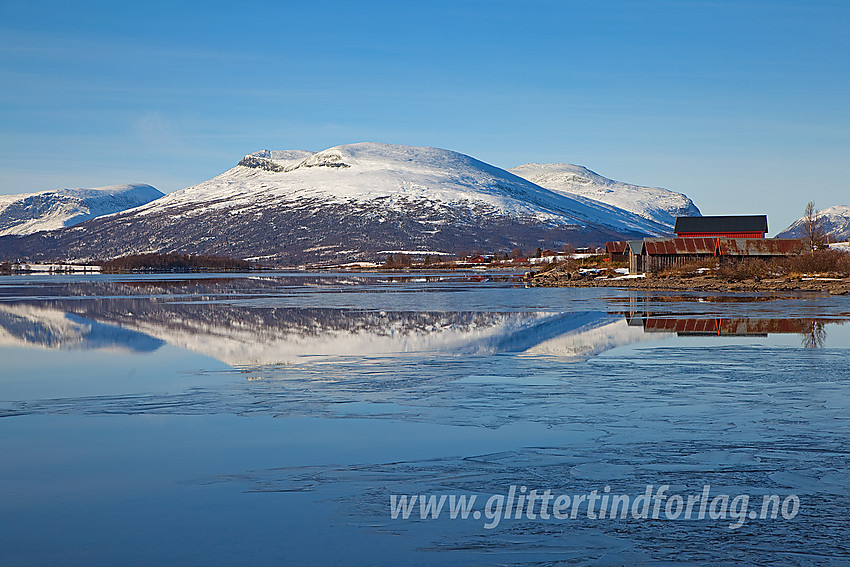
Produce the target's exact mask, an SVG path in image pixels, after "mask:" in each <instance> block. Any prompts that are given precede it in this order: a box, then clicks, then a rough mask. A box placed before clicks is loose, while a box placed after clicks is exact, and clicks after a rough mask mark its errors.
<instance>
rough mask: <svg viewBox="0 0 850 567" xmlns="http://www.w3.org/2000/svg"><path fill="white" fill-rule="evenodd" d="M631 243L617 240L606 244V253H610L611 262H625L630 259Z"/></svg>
mask: <svg viewBox="0 0 850 567" xmlns="http://www.w3.org/2000/svg"><path fill="white" fill-rule="evenodd" d="M628 245H629V243H628V242H626V241H625V240H617V241H614V242H608V243H607V244H605V252H607V253H608V260H609V261H610V262H625V261H626V260H628V258H629V251H628Z"/></svg>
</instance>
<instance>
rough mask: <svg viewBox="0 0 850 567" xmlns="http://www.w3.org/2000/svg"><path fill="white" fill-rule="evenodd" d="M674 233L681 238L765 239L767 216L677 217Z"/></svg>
mask: <svg viewBox="0 0 850 567" xmlns="http://www.w3.org/2000/svg"><path fill="white" fill-rule="evenodd" d="M673 232H675V233H676V236H679V237H705V236H725V237H726V238H764V235H765V234H766V233H767V216H766V215H739V216H716V217H677V218H676V227H675V228H674V229H673Z"/></svg>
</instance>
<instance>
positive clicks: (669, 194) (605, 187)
mask: <svg viewBox="0 0 850 567" xmlns="http://www.w3.org/2000/svg"><path fill="white" fill-rule="evenodd" d="M508 171H510V172H511V173H514V174H516V175H519V176H520V177H523V178H525V179H528V180H529V181H531V182H532V183H536V184H537V185H540V186H541V187H545V188H546V189H549V190H551V191H555V192H557V193H562V194H564V195H568V196H570V197H573V198H575V199H578V200H586V199H592V200H593V201H597V202H602V203H607V204H608V205H613V206H615V207H619V208H621V209H625V210H627V211H630V212H632V213H635V214H637V215H640V216H641V217H644V218H646V219H649V220H652V221H655V222H658V223H661V224H663V225H666V226H668V227H672V226H673V225H674V224H675V223H676V217H677V216H700V211H699V209H698V208H697V206H696V205H694V203H693V201H691V200H690V199H689V198H688V197H687V196H685V195H683V194H681V193H676V192H674V191H669V190H667V189H662V188H660V187H641V186H639V185H631V184H629V183H623V182H620V181H614V180H611V179H608V178H606V177H602V176H601V175H599V174H597V173H594V172H593V171H590V170H589V169H587V168H586V167H582V166H580V165H571V164H568V163H547V164H539V163H528V164H525V165H521V166H519V167H515V168H513V169H509V170H508Z"/></svg>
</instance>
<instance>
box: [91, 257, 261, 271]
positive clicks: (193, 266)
mask: <svg viewBox="0 0 850 567" xmlns="http://www.w3.org/2000/svg"><path fill="white" fill-rule="evenodd" d="M250 268H251V264H250V262H247V261H245V260H239V259H237V258H230V257H229V256H207V255H203V254H130V255H128V256H122V257H120V258H115V259H113V260H107V261H106V262H103V263H102V264H101V270H102V271H104V272H133V271H139V272H141V271H151V272H154V271H156V272H172V271H186V272H191V271H203V270H216V271H245V270H249V269H250Z"/></svg>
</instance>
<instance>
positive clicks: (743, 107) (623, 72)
mask: <svg viewBox="0 0 850 567" xmlns="http://www.w3.org/2000/svg"><path fill="white" fill-rule="evenodd" d="M848 30H850V2H847V1H845V0H838V1H818V0H808V1H800V2H796V1H795V2H792V1H782V0H775V1H746V0H740V1H729V2H726V1H708V0H706V1H692V2H685V1H675V0H665V1H661V0H647V1H637V0H631V1H615V0H587V1H569V0H563V1H534V0H528V1H523V2H519V1H516V2H500V1H462V0H456V1H449V2H442V1H436V0H432V1H428V2H398V1H394V2H378V1H356V2H352V1H347V2H344V1H339V2H335V1H321V0H318V1H311V2H303V1H299V2H269V1H266V2H238V3H237V2H215V1H205V2H178V3H174V4H172V3H171V2H158V1H147V2H138V3H124V2H114V1H109V2H87V1H85V0H83V1H78V2H70V1H69V2H39V1H37V0H31V1H27V2H12V1H9V0H0V86H2V88H0V193H6V194H8V193H20V192H30V191H38V190H43V189H53V188H57V187H91V186H99V185H108V184H116V183H130V182H143V183H150V184H152V185H154V186H155V187H157V188H159V189H160V190H162V191H165V192H168V191H173V190H176V189H181V188H183V187H186V186H189V185H192V184H195V183H199V182H201V181H204V180H206V179H209V178H211V177H213V176H215V175H217V174H219V173H221V172H223V171H225V170H227V169H228V168H230V167H232V166H233V165H234V164H235V163H236V162H237V161H238V160H239V159H240V158H241V157H242V156H243V155H245V154H247V153H250V152H253V151H256V150H259V149H264V148H269V149H291V148H300V149H308V150H320V149H324V148H327V147H330V146H335V145H338V144H345V143H353V142H361V141H379V142H390V143H400V144H411V145H428V146H438V147H443V148H449V149H453V150H457V151H460V152H463V153H467V154H470V155H472V156H474V157H477V158H479V159H482V160H484V161H487V162H490V163H492V164H494V165H497V166H500V167H505V168H508V167H513V166H515V165H519V164H522V163H527V162H538V163H548V162H569V163H576V164H580V165H584V166H587V167H589V168H590V169H593V170H594V171H596V172H598V173H600V174H602V175H605V176H606V177H611V178H614V179H618V180H622V181H627V182H631V183H638V184H642V185H654V186H661V187H666V188H668V189H673V190H676V191H681V192H684V193H686V194H687V195H688V196H690V197H691V198H692V199H694V201H695V202H696V203H697V205H698V206H699V207H700V208H701V209H702V211H703V213H704V214H733V213H761V212H765V213H767V214H768V215H769V219H770V225H771V232H776V231H777V230H779V229H781V228H783V227H784V226H785V225H787V224H788V223H790V222H791V221H792V220H793V219H795V218H797V217H799V216H800V214H801V212H802V209H803V206H804V205H805V203H806V202H807V201H808V200H812V199H813V200H815V202H816V204H817V205H818V206H819V207H827V206H830V205H834V204H850V184H848V179H850V104H848V101H850V34H848Z"/></svg>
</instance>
